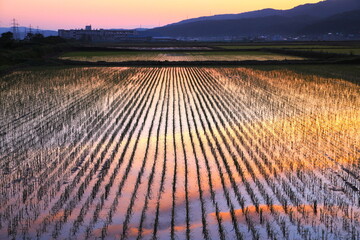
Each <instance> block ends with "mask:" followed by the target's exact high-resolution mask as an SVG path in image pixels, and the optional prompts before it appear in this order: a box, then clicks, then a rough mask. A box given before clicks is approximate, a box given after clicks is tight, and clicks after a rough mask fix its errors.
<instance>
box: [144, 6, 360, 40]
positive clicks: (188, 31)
mask: <svg viewBox="0 0 360 240" xmlns="http://www.w3.org/2000/svg"><path fill="white" fill-rule="evenodd" d="M356 9H360V0H327V1H322V2H319V3H315V4H305V5H300V6H298V7H295V8H292V9H289V10H275V9H263V10H258V11H252V12H246V13H240V14H224V15H215V16H209V17H199V18H193V19H188V20H184V21H180V22H178V23H173V24H169V25H166V26H163V27H159V28H154V29H150V30H148V31H147V34H149V35H151V36H169V37H220V36H249V35H264V34H296V33H302V32H309V33H315V32H316V31H317V30H316V29H318V30H321V28H324V29H331V27H330V26H329V27H327V24H330V25H332V24H333V22H334V21H338V22H339V24H337V25H338V26H339V28H340V26H343V25H344V24H345V22H349V21H348V20H345V19H346V18H347V16H346V14H343V13H344V12H350V11H351V12H352V11H354V10H356ZM331 19H333V20H331ZM343 19H344V20H343ZM348 19H349V18H348ZM351 19H355V20H356V19H357V18H356V11H355V12H354V13H352V18H351ZM355 23H359V21H357V22H356V21H355V22H353V23H352V25H355V26H358V25H359V24H355ZM346 29H348V30H351V29H353V30H354V29H355V27H354V26H353V27H352V28H346ZM348 30H347V32H348ZM355 30H356V29H355ZM314 31H315V32H314ZM327 31H328V30H326V31H325V32H327ZM322 32H324V31H319V33H322Z"/></svg>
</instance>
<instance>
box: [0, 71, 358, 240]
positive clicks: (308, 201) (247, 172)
mask: <svg viewBox="0 0 360 240" xmlns="http://www.w3.org/2000/svg"><path fill="white" fill-rule="evenodd" d="M22 74H23V75H22ZM19 76H21V77H22V78H24V79H27V78H31V79H37V78H41V79H43V80H38V81H40V82H44V81H45V79H46V84H45V85H44V88H43V90H42V92H41V94H44V95H46V96H42V95H41V94H40V93H39V90H38V89H36V88H34V89H30V90H29V91H28V93H27V97H25V96H23V95H24V88H25V86H23V85H21V84H20V83H19V85H16V84H15V85H14V86H13V87H10V90H9V92H6V93H3V92H1V93H0V94H1V97H2V99H4V103H3V101H2V102H1V103H0V105H1V107H4V109H5V107H6V108H10V109H9V110H7V115H6V116H5V115H4V116H3V118H1V119H0V133H2V135H0V140H1V147H2V148H1V150H0V153H1V154H0V160H1V161H0V162H1V172H2V179H1V185H0V186H1V187H0V188H1V193H2V194H1V197H0V203H1V207H0V209H1V210H0V237H1V238H14V239H22V238H39V239H48V238H60V239H74V238H80V239H83V238H88V239H93V238H104V239H105V238H110V239H111V238H129V239H135V238H138V237H139V238H140V237H143V238H144V239H150V238H158V239H169V238H172V237H173V238H176V237H177V238H179V239H185V238H188V237H189V238H193V239H201V238H207V236H209V235H211V236H212V237H213V238H214V239H216V238H221V237H223V238H225V239H235V238H239V239H240V238H241V237H242V238H243V239H248V238H269V239H275V238H277V239H279V238H280V239H281V238H289V239H301V238H312V239H319V238H324V239H338V238H347V239H356V238H358V237H360V229H359V226H360V219H359V217H360V209H359V203H360V198H359V195H358V193H359V190H360V182H359V177H358V176H360V171H359V158H360V155H359V154H360V151H359V140H360V139H359V135H358V132H360V129H359V126H360V122H359V121H360V111H359V109H360V100H359V98H358V93H359V87H358V86H356V85H353V84H350V83H346V82H343V81H341V80H334V79H325V78H320V77H318V76H307V75H299V74H295V73H293V72H290V71H277V72H276V71H275V72H265V71H258V70H250V69H245V68H226V69H222V68H218V69H204V68H149V69H131V68H130V69H125V68H111V69H110V68H109V69H103V68H101V69H100V68H86V69H83V70H81V69H72V70H52V71H46V73H42V72H26V73H18V74H14V75H12V76H10V78H11V77H12V78H19ZM67 78H69V79H70V80H66V79H67ZM78 78H79V79H80V80H77V79H78ZM88 79H91V84H87V83H88V81H89V80H88ZM24 81H25V80H24ZM338 81H339V82H341V84H340V85H339V82H338ZM20 82H21V81H20ZM57 88H59V89H60V90H61V91H60V90H59V91H58V90H54V89H57ZM51 89H52V90H51ZM79 89H81V91H80V90H79ZM339 89H340V90H339ZM48 90H49V91H48ZM67 91H69V92H71V94H70V93H69V92H67ZM340 92H342V93H343V94H340ZM52 95H54V98H56V99H57V100H56V101H58V102H62V104H61V105H59V104H56V102H54V101H52V100H50V99H51V96H52ZM19 97H22V98H24V99H19V100H18V103H17V104H14V103H12V102H11V101H14V99H17V98H19ZM25 98H26V101H31V100H32V99H33V100H34V102H33V106H31V105H29V104H28V103H26V104H21V102H26V101H25ZM39 98H40V99H41V100H39ZM46 99H48V100H49V101H48V102H47V101H46ZM19 101H20V102H19ZM17 111H18V112H21V114H20V115H19V114H18V113H17Z"/></svg>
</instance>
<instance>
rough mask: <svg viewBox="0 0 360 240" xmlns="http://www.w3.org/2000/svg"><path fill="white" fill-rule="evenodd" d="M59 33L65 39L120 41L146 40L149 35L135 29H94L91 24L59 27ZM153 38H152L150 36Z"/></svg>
mask: <svg viewBox="0 0 360 240" xmlns="http://www.w3.org/2000/svg"><path fill="white" fill-rule="evenodd" d="M58 35H59V36H60V37H62V38H65V39H76V40H83V41H89V42H120V41H144V40H148V38H147V37H144V36H138V33H137V31H135V30H105V29H96V30H92V29H91V25H89V26H86V27H85V29H70V30H65V29H59V30H58ZM150 40H151V38H150Z"/></svg>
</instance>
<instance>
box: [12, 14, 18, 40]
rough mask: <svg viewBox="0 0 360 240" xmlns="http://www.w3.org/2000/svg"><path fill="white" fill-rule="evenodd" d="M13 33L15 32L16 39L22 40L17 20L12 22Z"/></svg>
mask: <svg viewBox="0 0 360 240" xmlns="http://www.w3.org/2000/svg"><path fill="white" fill-rule="evenodd" d="M12 31H13V37H14V39H15V40H18V39H19V38H20V36H19V24H18V23H17V22H16V19H15V18H14V19H13V20H12Z"/></svg>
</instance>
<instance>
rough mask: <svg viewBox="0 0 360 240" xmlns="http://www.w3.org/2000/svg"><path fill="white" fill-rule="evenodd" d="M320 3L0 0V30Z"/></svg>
mask: <svg viewBox="0 0 360 240" xmlns="http://www.w3.org/2000/svg"><path fill="white" fill-rule="evenodd" d="M319 1H320V0H246V1H245V0H172V1H169V0H0V27H9V26H11V22H12V19H13V18H15V19H16V21H17V22H18V23H19V25H20V26H25V27H29V26H30V25H32V27H34V28H36V27H39V28H40V29H51V30H57V29H59V28H63V29H70V28H84V26H85V25H90V24H91V25H92V26H93V28H138V27H143V28H148V27H157V26H162V25H166V24H169V23H174V22H178V21H181V20H184V19H187V18H194V17H200V16H209V15H215V14H226V13H241V12H246V11H252V10H259V9H263V8H275V9H289V8H292V7H295V6H297V5H301V4H305V3H315V2H319Z"/></svg>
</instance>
